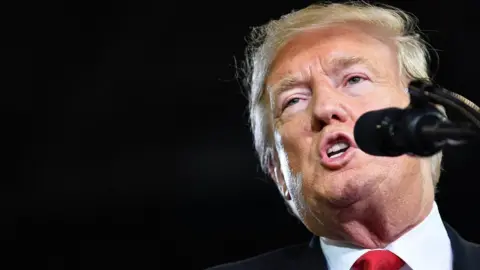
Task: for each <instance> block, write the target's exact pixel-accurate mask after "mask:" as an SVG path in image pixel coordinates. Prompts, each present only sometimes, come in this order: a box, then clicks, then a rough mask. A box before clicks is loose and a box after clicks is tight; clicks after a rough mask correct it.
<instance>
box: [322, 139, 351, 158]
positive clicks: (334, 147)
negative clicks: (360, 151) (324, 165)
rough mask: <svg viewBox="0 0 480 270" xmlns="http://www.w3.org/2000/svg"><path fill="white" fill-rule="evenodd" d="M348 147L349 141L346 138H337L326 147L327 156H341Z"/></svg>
mask: <svg viewBox="0 0 480 270" xmlns="http://www.w3.org/2000/svg"><path fill="white" fill-rule="evenodd" d="M348 148H350V143H349V142H348V141H347V140H344V139H342V138H339V140H336V141H333V142H332V143H330V144H329V146H328V147H327V156H328V158H337V157H340V156H342V155H343V154H344V153H345V152H347V150H348Z"/></svg>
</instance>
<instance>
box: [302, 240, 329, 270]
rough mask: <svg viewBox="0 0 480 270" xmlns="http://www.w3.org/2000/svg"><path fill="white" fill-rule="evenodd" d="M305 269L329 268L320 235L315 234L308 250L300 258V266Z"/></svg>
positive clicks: (319, 269)
mask: <svg viewBox="0 0 480 270" xmlns="http://www.w3.org/2000/svg"><path fill="white" fill-rule="evenodd" d="M295 269H302V270H303V269H305V270H327V269H328V267H327V261H326V259H325V255H324V254H323V252H322V248H321V246H320V239H319V237H318V236H313V237H312V240H311V241H310V244H309V247H308V248H307V250H306V252H305V253H304V254H302V258H301V259H300V260H299V265H298V268H295Z"/></svg>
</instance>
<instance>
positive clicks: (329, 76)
mask: <svg viewBox="0 0 480 270" xmlns="http://www.w3.org/2000/svg"><path fill="white" fill-rule="evenodd" d="M415 30H416V26H415V23H414V20H413V19H412V18H411V17H409V16H408V15H407V14H405V13H404V12H402V11H400V10H398V9H394V8H384V7H377V6H372V5H368V4H365V3H350V4H322V5H313V6H310V7H308V8H305V9H303V10H300V11H297V12H293V13H291V14H288V15H286V16H283V17H282V18H281V19H279V20H276V21H272V22H270V23H269V24H267V25H266V26H263V27H261V28H258V29H256V30H255V31H254V35H253V36H254V40H253V45H252V46H253V49H252V50H250V53H251V55H250V60H251V61H250V64H251V65H250V72H251V74H250V75H249V78H250V88H251V89H250V90H251V92H250V117H251V125H252V131H253V135H254V140H255V147H256V150H257V152H258V154H259V157H260V161H261V164H262V167H263V168H264V170H265V171H266V172H267V173H268V174H269V175H270V176H271V178H272V179H273V180H274V181H275V183H276V185H277V187H278V189H279V191H280V193H281V194H282V196H283V197H284V199H285V201H286V202H287V204H288V206H289V208H291V210H292V211H293V212H294V213H295V215H296V216H297V217H298V218H299V219H300V220H301V221H302V222H303V224H304V225H305V226H306V227H307V228H308V230H310V231H311V232H312V233H313V234H314V235H315V236H314V237H313V239H312V241H311V243H310V245H299V246H294V247H289V248H284V249H280V250H277V251H273V252H270V253H268V254H265V255H260V256H258V257H256V258H252V259H248V260H245V261H241V262H236V263H231V264H227V265H224V266H220V267H219V268H216V269H331V270H346V269H396V270H398V269H414V270H430V269H435V270H449V269H480V247H479V246H477V245H474V244H471V243H468V242H466V241H465V240H463V239H462V238H461V237H460V236H459V235H458V234H457V233H456V232H455V231H454V230H453V229H451V228H450V227H449V226H448V225H446V224H444V223H443V222H442V220H441V217H440V215H439V212H438V209H437V205H436V204H435V200H434V199H435V197H434V195H435V185H436V184H437V182H438V179H439V177H440V162H441V155H440V154H438V155H436V156H433V157H431V158H416V157H411V156H407V155H404V156H400V157H395V158H387V157H375V156H370V155H368V154H366V153H364V152H362V151H361V150H360V149H359V148H358V147H357V145H356V144H355V140H354V138H353V128H354V124H355V122H356V120H357V119H358V118H359V117H360V116H361V115H362V114H363V113H365V112H367V111H371V110H377V109H381V108H386V107H406V106H407V105H408V104H409V95H408V93H407V92H406V91H405V89H406V87H408V84H409V82H411V81H412V80H414V79H427V80H428V78H429V75H428V71H427V69H428V61H427V60H428V57H427V49H426V45H425V43H424V42H423V41H422V39H421V38H420V36H419V35H418V34H417V33H415Z"/></svg>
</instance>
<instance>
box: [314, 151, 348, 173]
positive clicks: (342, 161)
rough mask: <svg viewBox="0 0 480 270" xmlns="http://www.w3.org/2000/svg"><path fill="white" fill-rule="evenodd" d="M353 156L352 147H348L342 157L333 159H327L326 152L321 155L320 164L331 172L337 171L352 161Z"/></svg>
mask: <svg viewBox="0 0 480 270" xmlns="http://www.w3.org/2000/svg"><path fill="white" fill-rule="evenodd" d="M354 154H355V148H354V147H349V148H348V149H347V151H345V152H344V153H343V154H342V155H340V156H338V157H334V158H329V157H328V155H327V153H326V152H323V151H322V153H321V163H322V165H323V166H325V167H327V168H329V169H331V170H338V169H340V168H342V167H344V166H345V165H347V163H348V162H349V161H350V160H352V158H353V156H354Z"/></svg>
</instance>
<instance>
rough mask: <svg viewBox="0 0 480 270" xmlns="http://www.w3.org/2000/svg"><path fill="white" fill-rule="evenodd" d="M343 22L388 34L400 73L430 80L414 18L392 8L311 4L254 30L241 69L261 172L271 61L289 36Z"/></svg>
mask: <svg viewBox="0 0 480 270" xmlns="http://www.w3.org/2000/svg"><path fill="white" fill-rule="evenodd" d="M345 22H363V23H366V24H368V25H373V26H375V27H378V28H380V29H384V30H387V31H388V32H389V33H390V34H391V35H392V36H393V38H394V41H395V44H396V47H397V58H398V63H399V66H400V68H399V70H400V73H401V74H400V75H401V76H404V78H406V79H407V80H408V81H411V80H414V79H423V80H429V79H430V78H429V73H428V62H429V60H430V59H429V54H428V49H427V43H426V42H425V41H424V40H423V39H422V38H421V36H420V34H419V33H420V32H419V31H418V29H417V21H416V18H415V17H413V16H411V15H409V14H407V13H406V12H404V11H402V10H400V9H397V8H394V7H389V6H377V5H371V4H367V3H364V2H350V3H346V4H330V3H325V4H314V5H311V6H309V7H307V8H304V9H302V10H299V11H293V12H291V13H289V14H286V15H284V16H282V17H281V18H280V19H278V20H272V21H270V22H269V23H267V24H265V25H263V26H260V27H257V28H254V29H253V31H252V33H251V38H250V42H249V46H248V47H247V59H246V62H245V63H246V65H245V70H244V71H245V73H246V74H245V75H246V84H247V89H249V114H250V125H251V130H252V133H253V138H254V145H255V149H256V151H257V154H258V157H259V159H260V163H261V167H262V169H263V171H265V172H266V171H267V170H268V167H269V164H270V163H271V161H272V157H273V153H274V151H273V149H274V148H273V147H274V143H273V136H272V131H273V127H272V126H271V123H270V121H269V119H270V117H268V113H269V112H270V110H269V107H268V105H267V102H266V101H267V100H266V98H267V97H266V95H265V79H266V77H267V75H268V73H269V69H270V65H271V63H272V62H273V60H274V59H275V56H276V54H277V53H278V51H279V50H280V49H281V48H282V46H284V45H285V44H286V43H287V42H288V41H289V40H291V38H292V37H293V36H294V35H296V34H298V33H300V32H302V31H306V30H310V29H316V28H321V27H328V26H331V25H333V24H338V23H345ZM440 163H441V153H439V154H437V155H436V156H434V157H433V158H432V177H433V181H434V184H436V183H437V182H438V179H439V177H440Z"/></svg>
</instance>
